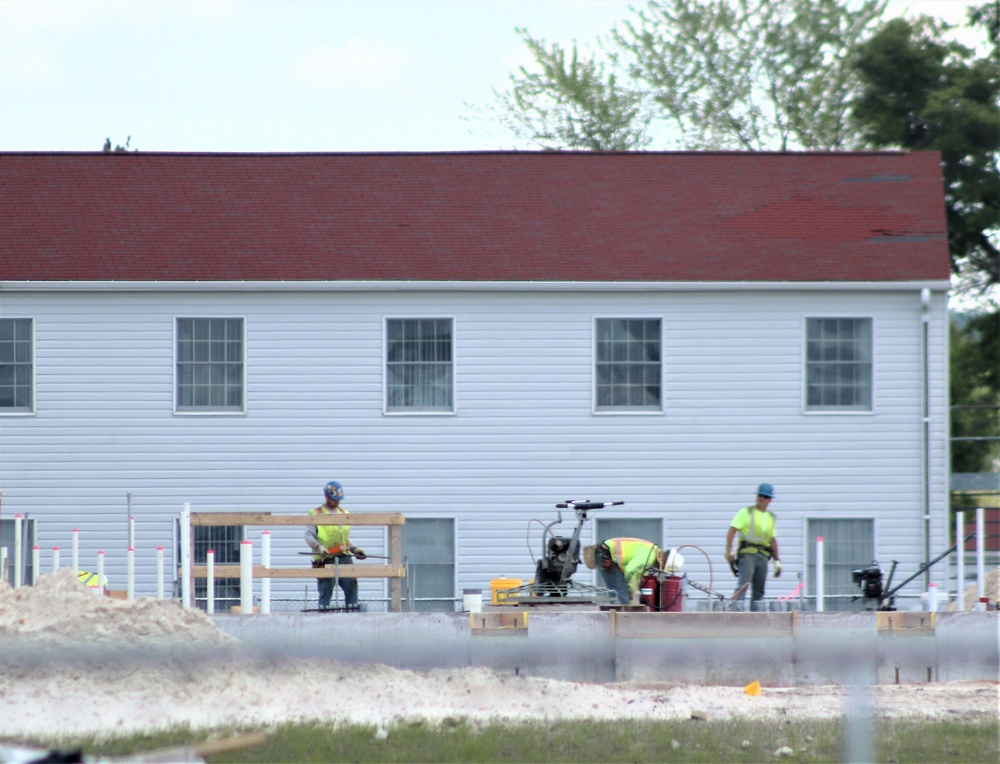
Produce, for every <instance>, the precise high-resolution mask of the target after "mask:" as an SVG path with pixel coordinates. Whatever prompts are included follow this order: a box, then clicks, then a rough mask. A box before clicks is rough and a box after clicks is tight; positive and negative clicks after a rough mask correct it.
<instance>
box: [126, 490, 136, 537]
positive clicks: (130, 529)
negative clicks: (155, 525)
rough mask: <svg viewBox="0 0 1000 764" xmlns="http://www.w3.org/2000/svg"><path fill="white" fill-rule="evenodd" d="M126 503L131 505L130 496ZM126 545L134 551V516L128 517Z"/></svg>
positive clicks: (130, 495)
mask: <svg viewBox="0 0 1000 764" xmlns="http://www.w3.org/2000/svg"><path fill="white" fill-rule="evenodd" d="M128 503H129V506H131V505H132V494H129V495H128ZM128 545H129V546H130V547H132V548H133V549H135V515H129V516H128Z"/></svg>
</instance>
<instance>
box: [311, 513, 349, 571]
mask: <svg viewBox="0 0 1000 764" xmlns="http://www.w3.org/2000/svg"><path fill="white" fill-rule="evenodd" d="M309 514H310V515H349V514H350V512H348V511H347V510H346V509H344V507H339V506H338V507H337V508H336V509H335V510H331V509H330V508H328V507H327V506H326V505H323V506H320V507H316V509H310V510H309ZM350 535H351V526H350V525H317V526H316V540H317V541H319V543H320V544H322V545H323V546H325V547H326V548H327V549H329V550H330V554H349V553H350V551H351V550H350V546H351V543H350V540H349V537H350ZM316 559H322V555H318V556H317V557H316Z"/></svg>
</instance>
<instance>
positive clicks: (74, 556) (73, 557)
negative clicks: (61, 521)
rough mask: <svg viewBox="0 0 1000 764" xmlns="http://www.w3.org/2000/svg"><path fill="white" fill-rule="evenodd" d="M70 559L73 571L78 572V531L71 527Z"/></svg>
mask: <svg viewBox="0 0 1000 764" xmlns="http://www.w3.org/2000/svg"><path fill="white" fill-rule="evenodd" d="M70 555H71V556H70V561H71V562H72V563H73V572H74V573H79V572H80V531H78V530H77V529H76V528H74V529H73V543H72V544H71V549H70Z"/></svg>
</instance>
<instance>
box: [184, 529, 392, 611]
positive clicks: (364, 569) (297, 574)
mask: <svg viewBox="0 0 1000 764" xmlns="http://www.w3.org/2000/svg"><path fill="white" fill-rule="evenodd" d="M190 517H191V538H190V539H188V544H189V545H190V546H189V549H194V526H196V525H199V526H220V525H240V526H244V527H262V526H263V527H272V528H276V527H284V526H289V525H353V526H363V525H364V526H369V525H383V526H388V528H389V563H388V564H387V565H357V566H355V565H342V566H337V567H336V568H334V567H325V568H311V567H310V568H265V567H264V566H263V565H254V566H253V577H254V578H335V577H338V576H339V577H340V578H388V579H390V584H389V589H390V610H391V611H392V612H393V613H399V612H402V610H403V579H404V578H406V567H405V566H404V565H403V531H402V526H403V525H405V524H406V518H405V517H404V516H403V515H402V514H400V513H398V512H359V513H356V514H355V513H351V514H347V515H343V514H336V515H272V514H271V513H270V512H191V514H190ZM207 575H208V567H207V566H206V565H195V564H193V563H192V564H191V566H190V570H189V576H190V578H191V580H194V579H195V578H206V577H207ZM215 575H216V576H218V577H219V578H239V577H240V566H239V565H216V566H215Z"/></svg>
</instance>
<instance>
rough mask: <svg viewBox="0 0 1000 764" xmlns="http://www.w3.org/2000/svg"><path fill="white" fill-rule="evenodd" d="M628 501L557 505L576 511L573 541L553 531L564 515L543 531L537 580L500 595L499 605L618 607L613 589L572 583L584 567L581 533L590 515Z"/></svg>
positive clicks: (499, 593)
mask: <svg viewBox="0 0 1000 764" xmlns="http://www.w3.org/2000/svg"><path fill="white" fill-rule="evenodd" d="M624 503H625V502H624V501H590V500H589V499H588V500H586V501H576V500H573V499H567V500H566V501H565V502H564V503H561V504H556V509H572V510H573V512H574V514H575V515H576V527H575V528H574V529H573V533H572V535H571V536H570V537H569V538H566V537H565V536H557V535H555V534H554V533H553V532H552V528H553V526H555V525H558V524H559V523H561V522H562V521H563V519H562V512H559V513H557V515H556V520H555V521H553V522H551V523H549V524H548V525H546V526H545V527H544V530H543V531H542V555H541V557H540V558H539V559H538V560H537V562H536V564H535V580H534V581H532V582H531V583H529V584H525V585H523V586H518V587H514V588H511V589H502V590H500V591H498V592H497V594H496V600H497V604H498V605H570V604H596V605H613V604H617V603H618V595H617V594H616V593H615V592H614V591H612V590H611V589H606V588H604V587H602V586H593V585H590V584H581V583H579V582H577V581H573V580H572V576H573V574H574V573H575V572H576V569H577V567H578V566H579V564H580V532H581V531H582V530H583V524H584V523H585V522H587V520H588V519H589V513H591V512H596V511H598V510H600V509H604V508H605V507H614V506H620V505H622V504H624Z"/></svg>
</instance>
